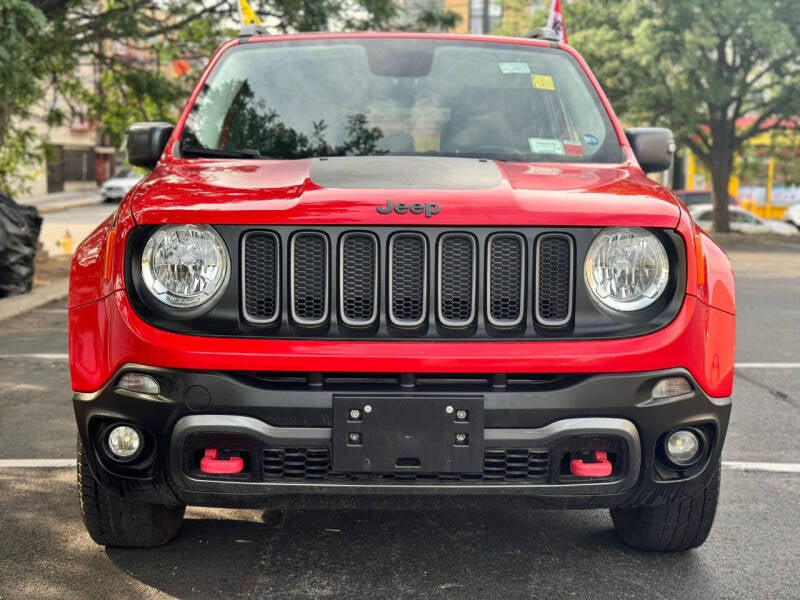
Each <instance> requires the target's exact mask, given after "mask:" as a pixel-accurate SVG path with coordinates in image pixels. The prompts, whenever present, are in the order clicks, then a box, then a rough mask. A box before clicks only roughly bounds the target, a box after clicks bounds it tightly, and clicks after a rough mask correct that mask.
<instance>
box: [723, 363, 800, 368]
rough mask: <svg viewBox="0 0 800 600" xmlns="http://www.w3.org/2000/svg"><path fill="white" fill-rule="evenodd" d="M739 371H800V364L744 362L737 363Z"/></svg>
mask: <svg viewBox="0 0 800 600" xmlns="http://www.w3.org/2000/svg"><path fill="white" fill-rule="evenodd" d="M736 368H737V369H800V362H777V363H761V362H742V363H736Z"/></svg>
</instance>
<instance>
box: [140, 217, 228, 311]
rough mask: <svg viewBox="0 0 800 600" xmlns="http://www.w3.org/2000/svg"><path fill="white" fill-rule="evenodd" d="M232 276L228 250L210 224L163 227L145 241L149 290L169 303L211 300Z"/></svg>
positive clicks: (145, 276)
mask: <svg viewBox="0 0 800 600" xmlns="http://www.w3.org/2000/svg"><path fill="white" fill-rule="evenodd" d="M229 277H230V258H229V257H228V251H227V249H226V248H225V243H224V242H223V241H222V238H220V237H219V235H218V234H217V232H216V231H214V229H212V228H211V227H207V226H205V225H170V226H167V227H162V228H160V229H158V230H156V232H155V233H153V235H152V236H150V239H149V240H147V244H145V247H144V252H143V253H142V278H143V279H144V283H145V285H146V286H147V289H148V290H149V291H150V293H151V294H153V296H155V297H156V298H158V299H159V300H161V302H163V303H164V304H166V305H168V306H172V307H175V308H191V307H194V306H199V305H201V304H203V303H205V302H208V301H209V300H211V299H212V298H213V297H214V296H216V294H217V292H219V291H220V289H222V287H223V286H224V285H226V284H227V282H228V278H229Z"/></svg>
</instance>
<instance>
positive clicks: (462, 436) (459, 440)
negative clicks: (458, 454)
mask: <svg viewBox="0 0 800 600" xmlns="http://www.w3.org/2000/svg"><path fill="white" fill-rule="evenodd" d="M466 443H467V434H466V433H457V434H456V444H459V445H462V446H463V445H465V444H466Z"/></svg>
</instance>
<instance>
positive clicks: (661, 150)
mask: <svg viewBox="0 0 800 600" xmlns="http://www.w3.org/2000/svg"><path fill="white" fill-rule="evenodd" d="M625 135H626V136H627V137H628V141H629V142H630V144H631V148H633V153H634V154H635V155H636V160H638V161H639V165H640V166H641V167H642V170H643V171H644V172H645V173H658V172H660V171H666V170H667V169H669V168H670V166H672V158H673V156H674V155H675V138H674V137H673V135H672V132H671V131H670V130H669V129H661V128H660V127H634V128H632V129H628V130H627V131H625Z"/></svg>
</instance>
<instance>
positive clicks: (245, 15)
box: [239, 0, 261, 25]
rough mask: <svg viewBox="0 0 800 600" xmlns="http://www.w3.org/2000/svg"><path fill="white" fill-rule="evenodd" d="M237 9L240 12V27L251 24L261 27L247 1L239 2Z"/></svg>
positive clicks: (259, 20) (240, 0)
mask: <svg viewBox="0 0 800 600" xmlns="http://www.w3.org/2000/svg"><path fill="white" fill-rule="evenodd" d="M239 8H240V9H241V11H242V25H250V24H251V23H255V24H256V25H261V19H259V18H258V15H257V14H256V13H255V11H254V10H253V9H252V8H250V4H248V2H247V0H239Z"/></svg>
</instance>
